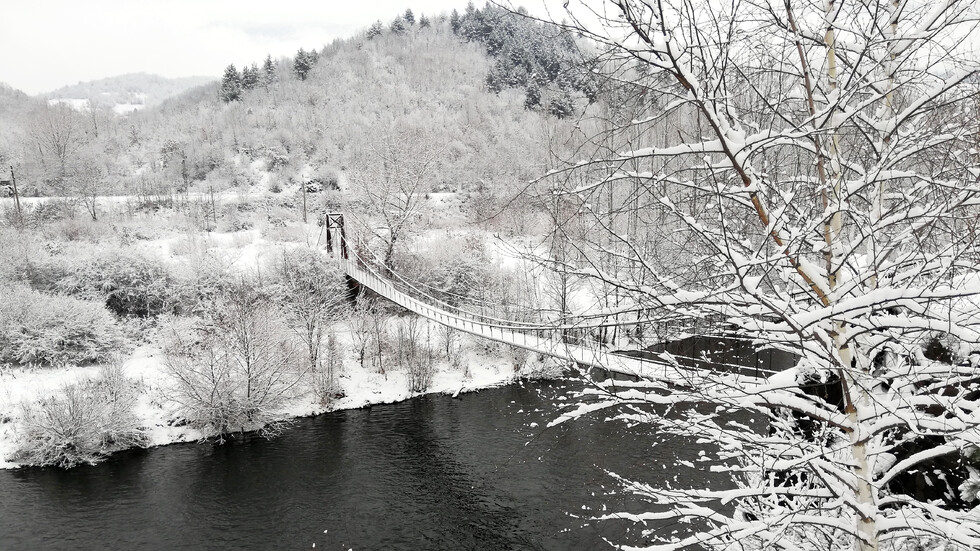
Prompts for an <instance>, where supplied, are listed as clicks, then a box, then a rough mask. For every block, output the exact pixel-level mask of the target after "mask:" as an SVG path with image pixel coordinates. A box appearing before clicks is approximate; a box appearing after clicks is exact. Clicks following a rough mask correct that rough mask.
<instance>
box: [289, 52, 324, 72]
mask: <svg viewBox="0 0 980 551" xmlns="http://www.w3.org/2000/svg"><path fill="white" fill-rule="evenodd" d="M317 59H319V54H317V52H316V50H310V51H306V50H304V49H303V48H300V49H299V51H298V52H296V57H295V58H294V59H293V72H294V73H296V77H297V78H298V79H300V80H306V77H307V76H309V74H310V70H312V69H313V66H314V65H316V62H317Z"/></svg>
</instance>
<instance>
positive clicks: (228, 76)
mask: <svg viewBox="0 0 980 551" xmlns="http://www.w3.org/2000/svg"><path fill="white" fill-rule="evenodd" d="M218 96H219V97H220V98H221V101H223V102H225V103H228V102H232V101H237V100H239V99H241V97H242V77H241V75H239V74H238V69H236V68H235V65H234V64H231V65H229V66H228V67H226V68H225V74H224V76H223V77H221V88H220V89H219V91H218Z"/></svg>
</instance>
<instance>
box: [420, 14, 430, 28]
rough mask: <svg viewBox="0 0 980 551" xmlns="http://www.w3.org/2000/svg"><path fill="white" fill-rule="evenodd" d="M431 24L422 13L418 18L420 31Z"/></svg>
mask: <svg viewBox="0 0 980 551" xmlns="http://www.w3.org/2000/svg"><path fill="white" fill-rule="evenodd" d="M431 24H432V23H430V22H429V18H428V17H426V16H425V14H424V13H423V14H422V15H420V16H419V28H420V29H427V28H429V26H430V25H431Z"/></svg>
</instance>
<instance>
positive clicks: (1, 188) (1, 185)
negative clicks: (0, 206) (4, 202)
mask: <svg viewBox="0 0 980 551" xmlns="http://www.w3.org/2000/svg"><path fill="white" fill-rule="evenodd" d="M13 196H14V184H13V182H11V181H10V180H0V197H13Z"/></svg>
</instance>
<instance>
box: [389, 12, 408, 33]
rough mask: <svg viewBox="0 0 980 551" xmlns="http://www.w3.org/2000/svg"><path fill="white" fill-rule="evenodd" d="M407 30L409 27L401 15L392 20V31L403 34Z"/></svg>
mask: <svg viewBox="0 0 980 551" xmlns="http://www.w3.org/2000/svg"><path fill="white" fill-rule="evenodd" d="M407 30H408V27H407V26H406V25H405V20H404V19H402V17H401V16H400V15H399V16H398V17H396V18H395V20H394V21H392V22H391V32H393V33H395V34H403V33H405V32H406V31H407Z"/></svg>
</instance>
